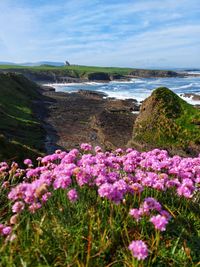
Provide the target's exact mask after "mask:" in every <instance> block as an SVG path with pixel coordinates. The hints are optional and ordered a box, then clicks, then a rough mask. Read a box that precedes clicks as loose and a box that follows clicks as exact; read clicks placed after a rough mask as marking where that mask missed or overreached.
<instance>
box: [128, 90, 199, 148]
mask: <svg viewBox="0 0 200 267" xmlns="http://www.w3.org/2000/svg"><path fill="white" fill-rule="evenodd" d="M141 110H143V111H142V113H141V114H140V115H139V117H138V120H137V121H136V124H135V127H134V136H133V140H136V141H138V142H143V143H147V144H150V145H153V146H160V147H165V148H169V147H177V148H180V149H184V150H185V149H187V147H188V146H189V145H194V146H198V145H199V143H200V141H199V140H200V128H199V125H198V123H199V121H200V110H198V109H196V108H194V107H193V106H192V105H190V104H188V103H187V102H185V101H184V100H182V99H181V98H180V97H179V96H177V95H176V94H175V93H173V92H172V91H170V90H169V89H168V88H165V87H161V88H157V89H156V90H155V91H154V92H153V93H152V95H151V97H149V98H148V99H147V100H145V102H144V104H143V106H142V108H141Z"/></svg>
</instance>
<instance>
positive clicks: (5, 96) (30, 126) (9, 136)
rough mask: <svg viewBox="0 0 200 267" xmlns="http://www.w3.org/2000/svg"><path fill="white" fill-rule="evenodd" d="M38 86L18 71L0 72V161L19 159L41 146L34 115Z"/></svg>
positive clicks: (38, 129)
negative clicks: (13, 72) (14, 72)
mask: <svg viewBox="0 0 200 267" xmlns="http://www.w3.org/2000/svg"><path fill="white" fill-rule="evenodd" d="M39 98H40V92H39V88H38V86H37V85H36V84H34V83H33V82H31V81H29V80H28V79H26V78H25V77H24V76H22V75H16V74H12V73H8V74H0V161H1V160H6V159H7V160H9V159H10V160H19V161H20V160H22V159H23V157H24V156H26V157H31V156H34V157H35V156H36V155H38V154H39V152H38V150H40V151H41V150H43V148H44V146H43V142H44V132H43V130H42V128H41V125H40V122H39V120H38V119H37V118H36V117H35V115H34V106H35V105H34V102H35V101H37V99H39Z"/></svg>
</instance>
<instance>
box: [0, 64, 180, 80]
mask: <svg viewBox="0 0 200 267" xmlns="http://www.w3.org/2000/svg"><path fill="white" fill-rule="evenodd" d="M0 71H13V72H19V73H22V74H23V75H25V76H26V77H27V78H29V79H31V80H34V81H40V82H41V81H51V82H53V81H56V80H58V79H59V78H60V77H71V78H75V79H86V80H104V79H105V80H113V79H120V78H126V77H127V76H129V75H131V76H133V77H134V76H137V77H175V76H177V75H179V74H177V73H176V72H173V71H167V70H144V69H134V68H117V67H96V66H80V65H71V66H51V65H41V66H31V67H30V66H18V65H17V66H13V65H0ZM101 75H102V77H101Z"/></svg>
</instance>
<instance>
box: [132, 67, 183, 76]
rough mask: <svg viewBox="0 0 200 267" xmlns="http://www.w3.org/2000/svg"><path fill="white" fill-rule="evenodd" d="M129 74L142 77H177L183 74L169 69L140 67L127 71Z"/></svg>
mask: <svg viewBox="0 0 200 267" xmlns="http://www.w3.org/2000/svg"><path fill="white" fill-rule="evenodd" d="M129 75H131V76H134V77H142V78H154V77H161V78H166V77H177V76H183V75H181V74H179V73H177V72H175V71H169V70H142V69H135V70H133V71H131V72H130V73H129Z"/></svg>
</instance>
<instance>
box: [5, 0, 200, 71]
mask: <svg viewBox="0 0 200 267" xmlns="http://www.w3.org/2000/svg"><path fill="white" fill-rule="evenodd" d="M0 25H1V27H0V61H12V62H30V61H32V62H36V61H41V60H48V61H64V60H69V61H70V62H71V63H74V64H82V65H83V64H84V65H99V66H127V67H200V0H0Z"/></svg>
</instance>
